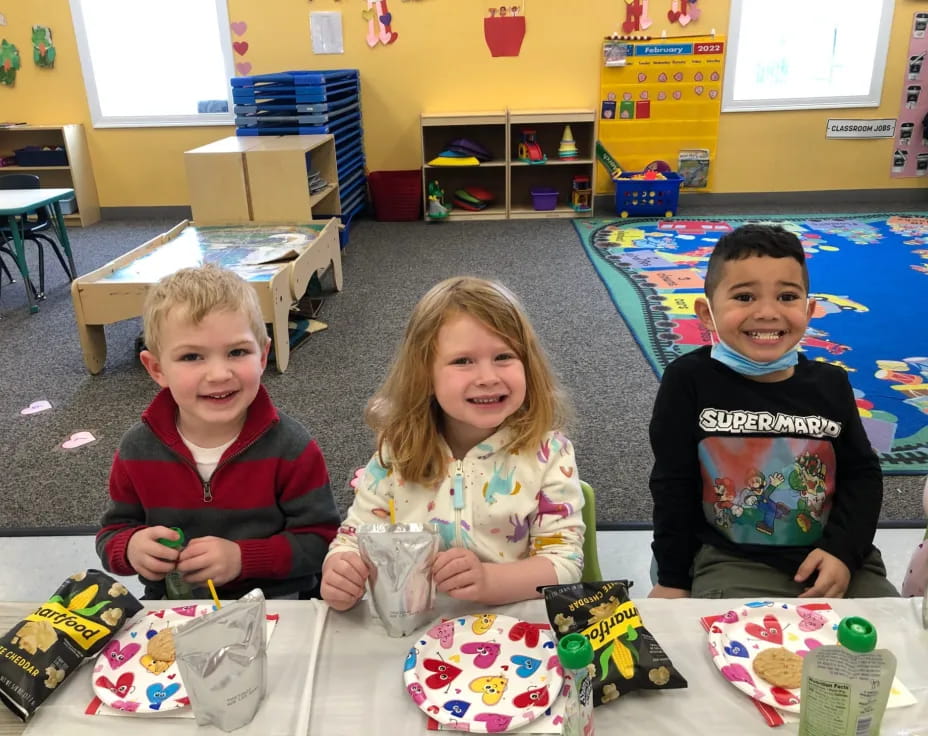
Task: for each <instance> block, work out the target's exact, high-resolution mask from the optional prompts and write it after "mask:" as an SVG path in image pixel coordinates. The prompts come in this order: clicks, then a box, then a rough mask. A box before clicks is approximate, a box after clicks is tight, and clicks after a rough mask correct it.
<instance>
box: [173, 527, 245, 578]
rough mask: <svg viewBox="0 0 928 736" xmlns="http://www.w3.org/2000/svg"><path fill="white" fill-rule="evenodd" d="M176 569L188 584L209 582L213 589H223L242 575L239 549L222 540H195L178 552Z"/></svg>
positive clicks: (214, 538) (229, 541)
mask: <svg viewBox="0 0 928 736" xmlns="http://www.w3.org/2000/svg"><path fill="white" fill-rule="evenodd" d="M177 569H178V571H180V572H181V573H183V576H184V580H185V581H187V582H188V583H205V582H206V581H207V579H211V580H212V581H213V583H215V584H216V585H225V584H226V583H228V582H231V581H232V580H235V579H236V578H237V577H238V576H239V575H240V574H241V572H242V549H241V547H239V546H238V545H237V544H236V543H235V542H233V541H231V540H229V539H223V538H222V537H197V538H196V539H191V540H190V542H188V543H187V546H186V547H184V548H183V549H182V550H181V553H180V557H179V558H178V562H177Z"/></svg>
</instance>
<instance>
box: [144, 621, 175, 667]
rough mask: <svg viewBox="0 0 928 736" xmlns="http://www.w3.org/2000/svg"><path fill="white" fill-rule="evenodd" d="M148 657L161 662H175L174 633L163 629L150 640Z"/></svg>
mask: <svg viewBox="0 0 928 736" xmlns="http://www.w3.org/2000/svg"><path fill="white" fill-rule="evenodd" d="M148 655H149V656H150V657H151V658H152V659H157V660H158V661H159V662H173V661H174V658H175V655H174V632H173V631H171V629H161V631H159V632H158V633H157V634H155V635H154V636H153V637H152V638H151V639H149V640H148Z"/></svg>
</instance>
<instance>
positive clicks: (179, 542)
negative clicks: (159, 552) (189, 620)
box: [158, 526, 197, 600]
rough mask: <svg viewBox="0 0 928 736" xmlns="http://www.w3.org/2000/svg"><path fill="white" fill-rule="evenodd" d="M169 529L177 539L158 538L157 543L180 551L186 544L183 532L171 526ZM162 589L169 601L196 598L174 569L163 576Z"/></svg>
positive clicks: (191, 589) (190, 587)
mask: <svg viewBox="0 0 928 736" xmlns="http://www.w3.org/2000/svg"><path fill="white" fill-rule="evenodd" d="M171 529H173V530H174V531H175V532H177V539H166V538H165V537H160V538H159V539H158V542H159V543H160V544H163V545H164V546H165V547H170V548H171V549H176V550H182V549H183V548H184V546H185V545H186V544H187V539H186V537H185V536H184V532H183V530H182V529H181V528H180V527H177V526H172V527H171ZM164 587H165V589H166V592H167V596H168V598H170V599H171V600H190V599H191V598H196V597H197V596H195V595H194V593H193V587H192V586H191V585H190V583H188V582H187V581H186V580H184V576H183V575H182V574H181V573H180V571H179V570H178V569H177V568H176V567H175V568H174V569H173V570H171V572H169V573H168V574H167V575H165V576H164Z"/></svg>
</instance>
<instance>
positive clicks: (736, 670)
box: [721, 664, 754, 686]
mask: <svg viewBox="0 0 928 736" xmlns="http://www.w3.org/2000/svg"><path fill="white" fill-rule="evenodd" d="M721 671H722V676H723V677H724V678H725V679H726V680H728V681H730V682H746V683H747V684H748V685H751V686H753V685H754V678H753V677H751V673H750V672H748V671H747V670H746V669H745V668H744V667H742V666H741V665H740V664H727V665H725V666H724V667H722V670H721Z"/></svg>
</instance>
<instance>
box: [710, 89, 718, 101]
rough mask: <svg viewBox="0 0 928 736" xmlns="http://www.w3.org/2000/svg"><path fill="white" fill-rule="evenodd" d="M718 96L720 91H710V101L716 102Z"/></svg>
mask: <svg viewBox="0 0 928 736" xmlns="http://www.w3.org/2000/svg"><path fill="white" fill-rule="evenodd" d="M718 96H719V91H718V90H717V89H710V90H709V99H710V100H714V99H715V98H716V97H718Z"/></svg>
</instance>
